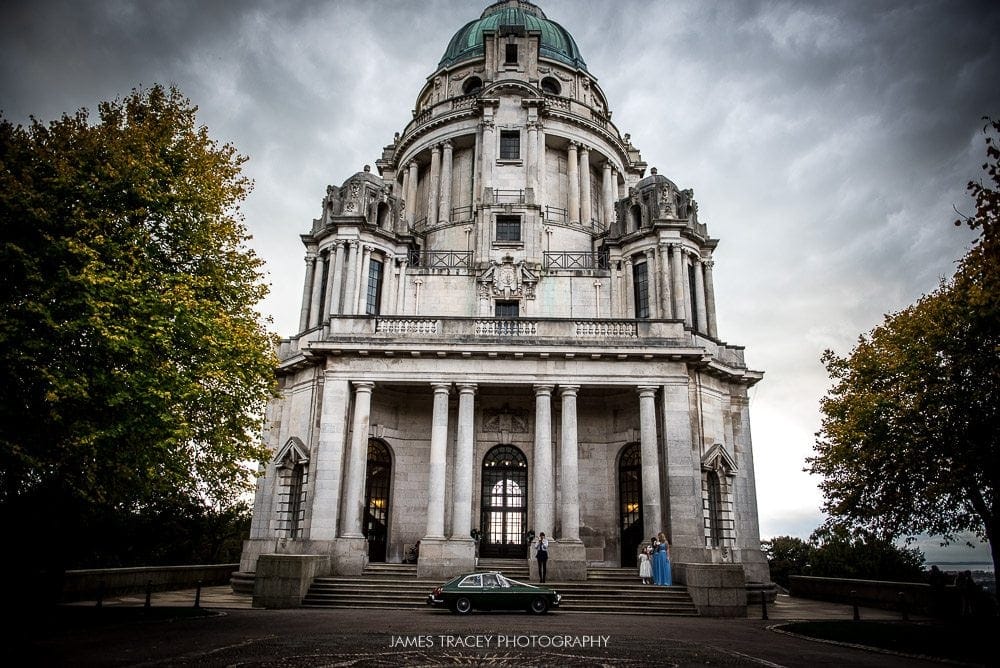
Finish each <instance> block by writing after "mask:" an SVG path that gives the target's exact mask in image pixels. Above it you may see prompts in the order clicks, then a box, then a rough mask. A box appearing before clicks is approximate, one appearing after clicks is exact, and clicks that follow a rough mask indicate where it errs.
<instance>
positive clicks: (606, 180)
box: [601, 160, 615, 229]
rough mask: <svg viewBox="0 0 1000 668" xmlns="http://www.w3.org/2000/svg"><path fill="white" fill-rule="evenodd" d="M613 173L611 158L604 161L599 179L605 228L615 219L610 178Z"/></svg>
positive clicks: (612, 176)
mask: <svg viewBox="0 0 1000 668" xmlns="http://www.w3.org/2000/svg"><path fill="white" fill-rule="evenodd" d="M612 178H614V174H613V173H612V171H611V160H606V161H605V162H604V172H603V174H602V179H601V189H602V191H603V195H604V197H603V200H604V228H605V229H607V228H608V227H610V226H611V223H613V222H614V220H615V197H614V194H613V193H612V185H611V179H612Z"/></svg>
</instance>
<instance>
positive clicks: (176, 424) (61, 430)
mask: <svg viewBox="0 0 1000 668" xmlns="http://www.w3.org/2000/svg"><path fill="white" fill-rule="evenodd" d="M98 111H99V113H98V116H99V118H98V120H97V121H96V122H94V123H91V120H90V117H89V114H88V112H87V111H86V110H81V111H79V112H77V113H75V114H74V115H64V116H63V117H62V118H61V119H59V120H57V121H53V122H51V123H49V124H48V125H45V124H43V123H41V122H39V121H38V120H36V119H32V122H31V123H30V124H29V125H28V126H27V127H24V126H21V125H16V126H15V125H14V124H12V123H11V122H9V121H8V120H6V119H4V118H0V267H2V268H3V269H2V272H3V274H2V275H3V280H2V281H0V309H2V312H3V317H2V318H0V378H2V382H0V518H2V519H3V521H4V523H5V526H6V527H8V528H11V527H17V528H18V529H19V530H20V531H19V536H20V537H21V538H22V539H23V543H22V545H21V547H23V548H24V549H25V550H26V554H25V556H26V557H27V558H36V559H37V558H42V557H48V558H50V559H51V560H52V561H53V563H52V564H48V566H50V567H55V568H58V567H60V566H62V565H65V564H66V563H74V562H76V561H78V560H79V558H80V556H81V555H79V554H78V553H77V552H76V547H77V546H78V545H80V544H81V543H88V544H89V542H90V541H89V540H88V541H83V540H82V538H83V537H84V534H90V535H87V536H86V537H87V538H88V539H92V538H93V535H92V534H93V531H94V527H95V526H96V525H100V526H106V522H105V523H103V524H102V522H103V520H100V519H99V518H105V519H106V518H107V517H109V516H111V515H115V514H121V515H128V514H142V513H143V512H146V511H147V510H148V511H149V512H154V510H153V509H155V508H156V507H157V505H158V504H159V503H160V502H161V500H162V499H167V498H174V499H176V498H181V499H189V500H199V501H200V502H201V503H203V504H207V505H208V506H210V507H214V508H216V509H218V510H220V512H221V511H222V509H224V508H226V507H229V506H231V505H232V504H233V503H234V502H235V500H236V499H237V497H238V496H239V495H240V494H241V493H243V492H244V491H245V490H247V489H248V488H249V486H250V484H251V482H250V478H251V477H252V475H251V472H250V471H248V469H247V467H246V466H245V464H243V462H247V461H254V460H259V459H260V458H261V457H262V456H263V451H262V446H261V445H260V443H259V439H258V435H259V430H260V428H261V422H262V415H263V408H264V406H265V403H266V401H267V399H268V398H269V396H270V395H271V393H272V391H273V389H272V383H273V381H272V378H273V368H274V356H273V340H272V337H271V336H270V335H269V334H268V333H267V331H266V328H265V324H264V323H263V322H262V319H261V317H260V315H259V314H258V313H257V312H256V310H255V308H256V305H257V304H258V303H259V301H260V300H261V299H262V298H263V297H264V295H265V294H266V292H267V286H266V284H265V283H264V281H263V273H262V265H263V262H262V260H261V259H260V258H259V257H257V256H256V255H255V254H254V253H253V252H252V251H251V250H250V249H249V248H248V247H247V246H246V243H247V241H248V240H249V236H248V234H247V231H246V228H245V225H244V223H243V219H242V215H241V213H240V204H241V202H242V201H243V200H244V199H245V197H246V196H247V194H248V193H249V191H250V189H251V187H252V184H251V182H250V181H249V179H248V178H246V177H245V176H244V175H243V174H242V172H241V170H242V164H243V163H244V162H245V160H246V158H245V157H243V156H241V155H239V153H238V152H237V151H236V149H235V148H234V147H232V146H231V145H229V144H225V145H219V144H218V143H217V142H215V141H214V140H212V139H211V138H210V137H209V134H208V130H207V128H205V127H204V126H199V125H198V124H197V122H196V111H197V108H196V107H194V106H193V105H192V104H191V102H190V101H189V100H187V99H186V98H185V97H183V96H182V95H181V94H180V93H179V92H178V91H177V90H176V89H174V88H170V89H166V88H164V87H161V86H154V87H152V88H150V89H148V90H134V91H132V93H131V94H130V95H128V96H127V97H126V98H125V99H123V100H116V101H113V102H104V103H101V104H100V105H99V108H98ZM95 523H96V524H95ZM36 552H37V554H33V553H36Z"/></svg>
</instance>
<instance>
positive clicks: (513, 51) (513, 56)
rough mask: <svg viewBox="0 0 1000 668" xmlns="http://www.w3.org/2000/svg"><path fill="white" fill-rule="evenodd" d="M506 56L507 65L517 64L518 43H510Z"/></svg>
mask: <svg viewBox="0 0 1000 668" xmlns="http://www.w3.org/2000/svg"><path fill="white" fill-rule="evenodd" d="M504 56H505V58H504V64H505V65H517V44H508V45H507V49H506V51H505V53H504Z"/></svg>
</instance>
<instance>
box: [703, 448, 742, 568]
mask: <svg viewBox="0 0 1000 668" xmlns="http://www.w3.org/2000/svg"><path fill="white" fill-rule="evenodd" d="M737 470H738V469H737V466H736V462H735V461H734V460H733V458H732V457H731V456H730V455H729V453H728V452H727V451H726V448H725V446H723V445H722V444H721V443H716V444H715V445H713V446H712V447H711V448H709V449H708V452H707V453H705V456H704V457H703V458H702V460H701V496H702V508H703V509H704V521H705V547H708V548H722V549H724V550H725V549H726V548H731V547H733V546H734V545H735V544H736V524H735V521H734V519H733V479H734V478H735V476H736V473H737Z"/></svg>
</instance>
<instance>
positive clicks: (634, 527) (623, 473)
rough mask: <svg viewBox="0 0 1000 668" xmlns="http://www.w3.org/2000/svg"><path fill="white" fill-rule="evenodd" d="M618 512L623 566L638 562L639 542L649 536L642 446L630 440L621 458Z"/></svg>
mask: <svg viewBox="0 0 1000 668" xmlns="http://www.w3.org/2000/svg"><path fill="white" fill-rule="evenodd" d="M618 509H619V510H618V512H619V516H620V518H621V519H620V522H619V527H620V529H621V537H622V544H621V552H622V554H621V557H622V568H626V567H629V566H635V565H636V561H637V559H638V553H639V544H640V543H644V542H645V541H647V540H649V536H646V535H645V534H644V531H643V528H642V526H643V525H642V450H641V449H640V448H639V444H638V443H629V444H628V445H626V446H625V449H624V450H622V454H621V458H620V459H619V460H618Z"/></svg>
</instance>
